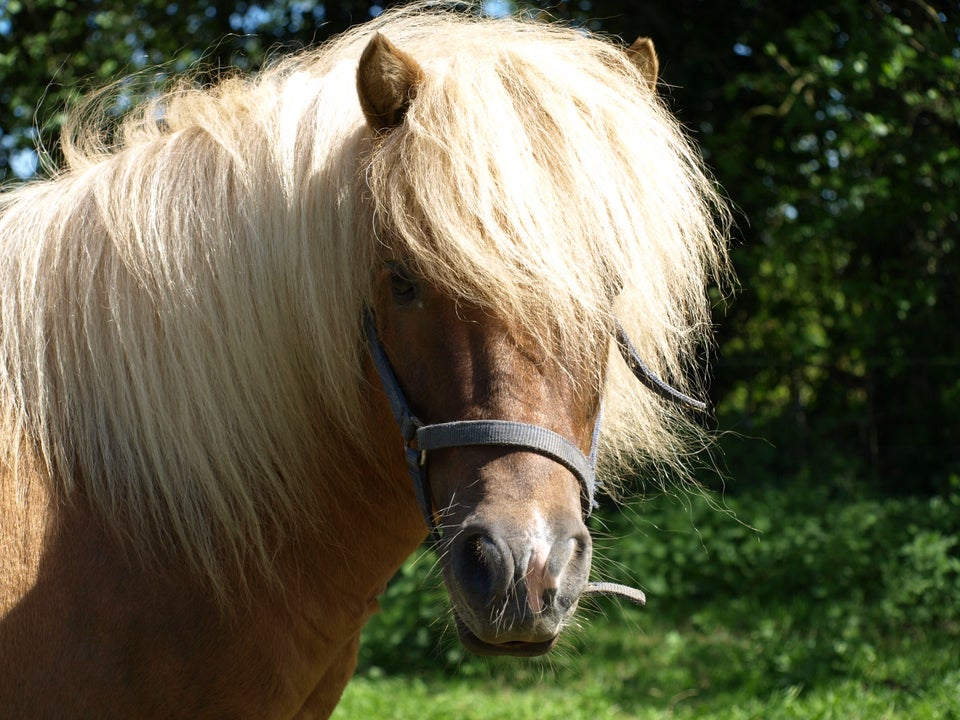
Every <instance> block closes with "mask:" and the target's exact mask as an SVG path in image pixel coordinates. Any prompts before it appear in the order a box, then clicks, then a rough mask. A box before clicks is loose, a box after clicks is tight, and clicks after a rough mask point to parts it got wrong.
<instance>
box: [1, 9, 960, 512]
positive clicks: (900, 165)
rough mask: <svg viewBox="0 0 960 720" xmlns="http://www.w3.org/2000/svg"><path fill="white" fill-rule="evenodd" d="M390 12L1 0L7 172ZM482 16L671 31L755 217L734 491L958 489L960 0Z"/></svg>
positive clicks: (742, 272)
mask: <svg viewBox="0 0 960 720" xmlns="http://www.w3.org/2000/svg"><path fill="white" fill-rule="evenodd" d="M389 4H390V3H380V4H375V5H371V4H370V3H369V2H339V3H326V4H316V3H314V2H308V1H304V0H274V1H272V2H261V3H249V2H225V1H223V0H193V1H192V2H171V1H170V0H159V1H158V0H150V1H148V2H140V3H136V4H133V3H130V4H129V7H125V6H124V4H122V3H110V4H105V3H102V2H101V1H100V0H3V2H2V3H0V181H7V182H12V181H14V180H15V179H16V178H29V177H30V176H32V175H34V174H35V173H37V172H38V165H39V166H40V169H41V171H42V170H43V169H44V168H52V167H55V166H56V164H57V162H58V154H57V142H56V136H57V131H58V129H59V126H60V123H61V121H62V118H63V112H64V111H65V110H66V109H67V108H69V107H70V106H71V105H73V104H74V103H76V101H77V99H78V98H79V97H80V95H81V94H82V93H83V92H84V91H88V90H90V89H92V88H96V87H99V86H102V85H104V84H106V83H107V82H109V81H111V80H114V79H116V78H119V77H124V76H129V75H137V74H139V75H141V76H143V75H145V76H147V77H150V78H157V79H158V80H159V81H161V82H162V80H163V79H164V78H166V77H167V76H169V75H170V74H173V73H177V72H180V71H182V70H185V69H187V68H196V67H200V68H201V70H200V71H199V72H198V74H197V78H198V80H199V81H209V80H214V79H215V78H216V77H217V76H218V74H219V73H221V72H223V71H224V70H225V69H228V68H240V69H242V70H245V71H253V70H256V68H257V67H259V66H260V65H261V64H262V63H263V62H264V61H265V59H266V58H267V57H269V55H270V54H271V53H274V52H280V51H283V50H286V49H295V48H299V47H303V46H308V45H311V44H314V43H316V42H319V41H321V40H322V39H324V38H325V37H328V36H329V35H331V34H333V33H336V32H339V31H341V30H343V29H344V28H346V27H348V26H350V25H352V24H355V23H358V22H362V21H364V20H366V19H368V18H370V17H371V16H375V15H377V14H379V13H380V12H382V10H383V7H384V6H387V5H389ZM484 7H485V9H486V11H487V12H490V13H492V14H504V13H507V12H512V11H516V10H523V11H527V12H531V13H534V14H544V15H549V16H551V17H557V18H560V19H562V20H564V21H566V22H571V23H574V24H578V25H582V26H585V27H589V28H590V29H593V30H597V31H601V32H604V33H607V34H611V35H617V36H620V37H622V38H624V40H626V41H628V42H629V41H630V40H632V39H633V38H634V37H635V36H637V35H641V34H643V35H649V36H651V37H653V39H654V41H655V43H656V45H657V48H658V50H659V53H660V57H661V61H662V66H661V76H662V81H663V92H664V94H665V95H666V97H667V100H668V102H669V103H670V104H671V106H672V107H673V109H674V111H675V112H676V113H677V115H678V116H679V117H680V119H681V121H682V122H684V124H685V125H686V126H687V128H688V129H689V131H690V133H691V134H692V135H693V137H694V138H695V140H696V141H697V142H698V143H699V145H700V146H701V148H702V150H703V153H704V155H705V157H706V159H707V161H708V163H709V165H710V166H711V167H712V169H713V171H714V173H715V175H716V177H717V180H718V182H719V183H720V184H721V185H722V186H723V188H724V191H725V192H726V193H727V195H728V196H729V197H730V198H731V199H732V201H733V202H734V204H735V205H736V206H737V210H738V215H737V228H736V231H735V238H734V241H735V242H734V247H733V255H734V263H735V265H736V268H737V272H738V274H739V277H740V282H741V289H740V291H739V292H738V293H737V296H736V298H735V299H734V300H733V301H732V302H729V303H728V304H726V305H721V306H720V307H718V315H717V323H718V328H719V332H720V339H719V347H718V349H717V350H716V351H715V352H714V353H712V354H711V355H712V356H711V362H712V366H713V371H714V381H713V388H712V393H711V394H712V400H713V402H714V404H715V406H716V410H717V415H718V427H719V429H720V430H721V431H723V432H724V433H725V434H724V436H723V439H722V441H721V445H720V450H721V453H722V463H723V465H724V466H725V467H726V472H727V474H728V475H729V477H730V482H729V484H728V490H731V491H736V489H737V488H738V487H750V486H757V485H763V486H773V487H776V486H778V485H782V484H786V483H795V482H796V481H798V480H799V481H804V482H810V483H813V484H822V485H827V486H830V487H834V488H837V489H838V490H842V489H843V488H844V487H845V486H847V485H848V484H851V483H855V484H867V485H868V486H869V487H870V488H871V489H872V490H874V491H876V492H883V493H922V494H932V493H937V492H941V491H943V490H945V489H946V488H947V487H948V486H949V484H950V482H951V478H954V479H955V478H956V477H957V476H958V475H960V251H958V248H957V244H958V241H960V232H958V230H960V223H958V212H960V210H958V205H960V203H958V200H960V192H958V190H960V93H958V84H960V3H957V2H941V3H939V4H935V3H932V2H926V1H924V0H900V1H899V2H892V1H890V2H881V1H880V0H832V1H831V2H829V3H825V2H809V3H764V2H760V1H759V0H712V1H711V2H706V1H705V0H672V1H671V2H651V1H650V0H616V1H614V0H580V1H579V2H559V3H557V2H554V3H550V4H547V3H534V2H508V1H507V0H499V1H494V2H487V3H485V4H484ZM132 87H133V86H132ZM135 87H136V90H131V91H130V92H131V94H135V93H136V92H146V91H149V90H144V89H143V87H144V86H143V85H142V84H138V85H136V86H135ZM128 99H130V98H129V97H128ZM122 109H123V108H122V107H120V108H118V111H122ZM38 147H39V148H41V152H40V153H39V155H38V153H37V152H36V149H37V148H38ZM38 158H41V160H40V161H38ZM44 158H45V159H44ZM953 481H955V480H953Z"/></svg>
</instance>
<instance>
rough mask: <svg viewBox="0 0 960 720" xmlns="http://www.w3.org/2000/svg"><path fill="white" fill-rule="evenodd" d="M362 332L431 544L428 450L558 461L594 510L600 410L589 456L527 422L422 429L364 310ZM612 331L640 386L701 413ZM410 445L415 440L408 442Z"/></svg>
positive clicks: (435, 537)
mask: <svg viewBox="0 0 960 720" xmlns="http://www.w3.org/2000/svg"><path fill="white" fill-rule="evenodd" d="M364 331H365V332H366V336H367V346H368V348H369V351H370V356H371V358H372V359H373V364H374V367H375V368H376V370H377V374H378V375H379V376H380V382H381V384H382V385H383V389H384V391H385V392H386V394H387V398H388V399H389V401H390V408H391V410H392V411H393V416H394V418H395V419H396V421H397V424H398V425H399V426H400V434H401V436H402V437H403V444H404V453H405V455H406V460H407V470H408V471H409V472H410V477H411V478H412V479H413V489H414V492H415V493H416V496H417V502H418V503H419V505H420V511H421V512H422V513H423V517H424V520H426V523H427V528H428V529H429V530H430V542H431V544H436V543H438V542H439V541H440V530H439V528H438V527H437V523H436V519H435V517H434V511H433V499H432V497H431V493H430V482H429V479H428V477H427V453H428V452H429V451H431V450H439V449H441V448H449V447H464V446H470V445H490V446H497V447H507V448H517V449H521V450H524V451H527V452H534V453H538V454H540V455H543V456H544V457H548V458H550V459H551V460H553V461H555V462H558V463H560V464H561V465H563V466H564V467H565V468H567V469H568V470H569V471H570V472H572V473H573V474H574V476H575V477H576V478H577V480H578V482H579V483H580V487H581V488H582V490H583V505H584V515H585V516H589V515H590V513H591V511H592V510H593V508H595V507H597V504H596V500H595V499H594V496H595V494H596V489H597V473H596V466H597V439H598V437H599V435H600V422H601V419H602V416H603V412H602V408H601V412H600V413H598V414H597V421H596V424H595V425H594V428H593V439H592V441H591V446H590V454H589V456H587V455H584V454H583V453H582V452H581V451H580V448H578V447H577V446H576V445H574V444H573V443H572V442H570V441H569V440H568V439H567V438H565V437H563V436H561V435H558V434H557V433H555V432H553V431H552V430H548V429H547V428H545V427H541V426H539V425H532V424H530V423H523V422H514V421H512V420H459V421H455V422H446V423H436V424H433V425H424V424H423V423H422V422H421V421H420V420H419V419H417V417H416V416H415V415H414V414H413V413H412V412H411V411H410V406H409V404H408V403H407V398H406V396H404V394H403V390H401V389H400V383H399V382H398V381H397V376H396V375H395V374H394V372H393V368H392V367H391V365H390V361H389V359H388V358H387V354H386V351H385V350H384V349H383V344H382V343H381V342H380V335H379V333H378V332H377V327H376V324H375V322H374V320H373V316H372V314H371V313H370V312H369V311H368V312H366V313H364ZM615 331H616V338H617V347H619V349H620V354H621V355H622V356H623V359H624V360H625V361H626V363H627V366H628V367H629V368H630V370H631V371H632V372H633V374H634V375H635V376H636V378H637V379H638V380H639V381H640V382H641V383H643V385H645V386H646V387H648V388H649V389H650V390H652V391H653V392H655V393H656V394H657V395H660V396H661V397H663V398H666V399H668V400H671V401H673V402H676V403H678V404H681V405H686V406H688V407H691V408H693V409H695V410H699V411H704V410H706V408H707V406H706V403H703V402H701V401H699V400H695V399H694V398H692V397H690V396H688V395H685V394H684V393H682V392H680V391H679V390H677V389H675V388H673V387H671V386H670V385H668V384H667V383H665V382H664V381H663V380H661V379H660V378H659V377H657V376H656V375H655V374H654V373H653V371H652V370H650V368H648V367H647V366H646V364H644V362H643V361H642V360H641V359H640V356H639V355H638V354H637V351H636V349H635V348H634V346H633V344H632V343H631V342H630V339H629V338H628V337H627V334H626V332H625V331H624V329H623V327H622V326H621V325H620V323H619V322H617V323H616V328H615ZM414 441H416V442H415V443H414Z"/></svg>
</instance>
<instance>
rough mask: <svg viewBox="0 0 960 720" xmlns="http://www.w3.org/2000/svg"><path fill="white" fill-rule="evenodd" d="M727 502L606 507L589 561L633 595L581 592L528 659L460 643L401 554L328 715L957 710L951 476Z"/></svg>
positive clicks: (935, 715) (727, 716)
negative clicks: (600, 596) (621, 511)
mask: <svg viewBox="0 0 960 720" xmlns="http://www.w3.org/2000/svg"><path fill="white" fill-rule="evenodd" d="M729 507H730V510H732V511H733V512H734V513H736V515H737V516H738V517H739V519H737V518H735V517H734V516H733V513H725V512H719V511H718V510H716V508H711V507H710V504H709V503H704V502H702V501H696V500H694V501H687V502H679V503H676V502H667V501H663V500H660V501H656V502H650V503H641V504H640V505H639V506H638V507H637V508H636V509H635V511H633V512H632V514H630V515H627V516H623V517H613V516H611V517H609V518H608V520H607V525H608V528H607V533H608V535H609V536H610V537H617V538H618V539H617V540H616V541H614V540H606V541H604V540H601V541H600V543H599V544H600V545H602V546H605V547H604V548H603V549H602V551H601V555H602V556H603V558H604V559H605V562H601V563H600V566H601V567H602V568H604V569H605V570H606V573H605V574H606V575H608V576H614V577H617V576H619V577H620V578H622V579H628V580H629V579H630V576H631V575H632V576H633V577H636V578H644V583H643V584H644V586H645V588H646V589H647V590H648V595H649V603H648V606H647V607H646V608H644V609H634V608H626V607H622V606H620V605H617V604H616V603H615V602H614V601H611V600H607V599H604V600H598V601H595V602H594V603H593V606H592V607H588V608H585V609H584V611H583V612H581V614H580V617H579V621H578V622H579V627H575V628H571V630H570V631H569V632H568V635H567V636H566V637H565V638H564V641H563V645H562V646H561V647H560V648H558V650H555V651H554V652H553V653H551V654H550V655H549V656H547V658H546V659H543V660H537V661H530V660H516V659H509V658H504V659H494V660H489V659H477V658H471V657H467V656H464V654H463V652H462V649H461V648H460V646H459V644H458V643H457V641H456V639H455V638H454V637H452V635H453V633H451V632H447V631H446V630H445V627H446V622H445V621H444V620H443V619H442V618H443V617H445V610H444V603H445V600H444V592H443V590H442V588H441V587H440V586H439V584H438V581H437V580H436V578H435V577H433V575H432V573H431V572H430V568H431V565H432V563H431V561H430V559H429V558H426V559H420V560H419V561H416V560H415V561H413V562H411V563H410V564H408V565H407V566H406V567H405V568H404V570H403V571H402V572H401V573H400V575H399V576H398V578H397V580H396V581H395V582H394V583H393V585H392V586H391V588H390V591H389V592H388V594H387V597H386V598H385V599H384V609H385V612H384V614H383V617H380V618H377V619H376V620H375V621H374V622H373V623H372V624H371V626H370V627H369V628H368V632H367V635H366V638H365V643H366V645H365V648H364V650H363V652H362V654H361V666H360V669H359V671H358V674H357V677H355V678H354V680H353V681H352V682H351V684H350V685H349V686H348V688H347V690H346V692H345V694H344V697H343V700H342V702H341V705H340V707H339V708H338V709H337V711H336V713H335V714H334V718H335V720H353V719H354V718H356V719H358V720H359V719H360V718H363V719H364V720H366V719H367V718H396V719H398V720H402V719H403V718H411V719H413V718H416V719H417V720H430V719H432V718H436V719H437V720H440V719H441V718H443V720H450V719H451V718H457V719H459V720H488V719H492V718H520V717H530V718H536V719H537V720H553V719H554V718H556V719H557V720H560V719H561V718H562V719H563V720H576V719H577V718H585V719H586V718H590V719H591V720H593V719H598V720H602V719H612V720H620V719H623V718H638V719H640V720H643V719H646V718H658V719H662V718H681V719H685V718H697V719H698V720H700V719H703V720H714V719H716V720H721V718H722V720H740V719H747V718H756V719H758V720H761V719H762V720H779V719H781V718H782V719H787V718H803V719H807V718H837V719H842V720H850V719H852V720H860V719H862V720H879V719H886V720H927V719H930V720H936V719H940V718H943V719H947V718H950V719H953V720H960V491H958V492H955V493H953V494H952V495H951V496H949V497H946V498H932V499H931V498H927V499H876V498H868V497H847V498H829V497H825V496H823V495H818V494H817V493H816V492H806V491H804V492H794V493H783V492H778V493H763V494H758V495H754V496H751V497H743V498H740V499H737V500H731V501H730V502H729ZM623 568H631V572H630V573H626V572H625V570H623ZM618 569H620V570H619V572H618ZM438 617H440V618H441V619H440V620H437V618H438Z"/></svg>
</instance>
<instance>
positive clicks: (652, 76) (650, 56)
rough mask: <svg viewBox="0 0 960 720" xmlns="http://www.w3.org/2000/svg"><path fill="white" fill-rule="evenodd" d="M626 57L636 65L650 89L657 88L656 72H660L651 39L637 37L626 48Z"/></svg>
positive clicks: (658, 61)
mask: <svg viewBox="0 0 960 720" xmlns="http://www.w3.org/2000/svg"><path fill="white" fill-rule="evenodd" d="M626 52H627V57H628V58H630V61H631V62H632V63H633V64H634V65H636V66H637V68H638V69H639V70H640V73H641V74H642V75H643V77H644V78H646V80H647V84H648V85H649V86H650V89H651V90H656V88H657V74H658V73H659V72H660V60H659V59H657V51H656V50H654V49H653V40H651V39H650V38H648V37H639V38H637V39H636V40H635V41H634V42H633V45H631V46H630V47H628V48H627V50H626Z"/></svg>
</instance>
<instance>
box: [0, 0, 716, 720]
mask: <svg viewBox="0 0 960 720" xmlns="http://www.w3.org/2000/svg"><path fill="white" fill-rule="evenodd" d="M655 68H656V57H655V55H654V54H653V51H652V45H650V43H649V42H641V43H639V44H638V45H635V46H634V47H633V48H632V49H630V50H629V51H627V52H625V51H624V50H623V49H622V48H620V47H618V46H617V45H615V44H614V43H612V42H609V41H607V40H605V39H602V38H598V37H592V36H589V35H587V34H585V33H584V32H582V31H579V30H573V29H567V28H561V27H555V26H549V25H544V24H538V23H533V22H528V21H521V20H490V19H480V18H478V17H474V16H468V15H465V14H457V13H453V12H445V11H440V10H436V9H431V8H429V7H426V6H416V7H412V8H407V9H404V10H399V11H395V12H388V13H386V14H384V15H383V16H381V17H380V18H378V19H377V20H375V21H373V22H372V23H370V24H368V25H365V26H361V27H358V28H356V29H354V30H352V31H350V32H348V33H346V34H344V35H342V36H340V37H339V38H336V39H335V40H333V41H331V42H329V43H328V44H326V45H324V46H323V47H321V48H319V49H316V50H311V51H308V52H304V53H302V54H299V55H296V56H293V57H289V58H286V59H282V60H280V61H278V62H276V63H275V64H274V65H272V66H271V67H269V68H268V69H266V70H264V71H262V72H261V73H260V74H258V75H257V76H256V77H253V78H241V77H234V78H230V79H227V80H224V81H223V82H221V83H220V84H218V85H216V86H215V87H197V86H195V85H191V84H190V83H189V82H183V83H181V84H180V85H178V86H176V87H174V88H172V89H171V90H169V91H168V92H166V93H164V94H163V95H162V96H159V97H156V98H154V99H151V100H149V101H148V102H145V103H144V104H143V105H142V106H141V107H140V108H139V109H138V110H137V111H135V112H134V113H132V114H131V115H129V116H128V117H126V119H124V120H123V121H122V123H120V124H117V125H111V124H110V121H109V120H108V118H109V117H110V114H109V113H108V112H100V111H98V110H97V109H96V107H92V108H88V109H87V111H85V112H82V113H78V114H76V115H75V116H74V117H73V119H72V120H71V121H70V122H69V123H68V125H67V126H66V128H65V131H64V140H63V146H64V150H65V156H66V167H65V169H63V170H62V172H60V173H59V174H57V175H56V176H55V177H53V178H51V179H48V180H45V181H42V182H35V183H31V184H28V185H25V186H23V187H20V188H17V189H13V190H10V191H8V192H6V193H5V194H4V195H3V196H2V200H0V322H2V339H0V423H2V437H3V444H2V447H3V452H2V455H0V708H2V713H0V714H3V715H4V716H5V717H18V718H19V717H23V718H26V717H30V718H81V717H83V718H87V717H97V718H114V717H116V718H131V717H139V718H151V717H157V718H176V717H184V718H192V719H194V720H196V719H198V718H223V717H238V718H239V717H250V718H261V719H262V718H286V717H302V718H307V717H321V718H322V717H327V716H328V715H329V714H330V713H331V712H332V710H333V708H334V706H335V705H336V703H337V701H338V700H339V697H340V694H341V692H342V690H343V688H344V686H345V684H346V683H347V681H348V679H349V677H350V675H351V674H352V672H353V668H354V664H355V659H356V653H357V645H358V642H359V637H360V630H361V628H362V626H363V624H364V622H365V621H366V620H367V618H368V617H369V616H370V614H371V613H373V612H375V611H376V609H377V597H378V595H379V594H380V593H381V592H382V590H383V589H384V586H385V584H386V582H387V580H388V579H389V578H390V576H391V574H392V573H393V572H394V571H395V570H396V569H397V568H398V566H399V565H400V564H401V563H402V562H403V560H404V558H405V557H406V556H407V555H408V554H409V553H410V552H411V551H412V550H413V549H414V548H415V547H416V546H417V545H418V544H419V543H421V542H422V541H423V540H424V537H425V536H426V535H427V533H428V531H429V533H430V534H431V536H432V537H433V539H434V543H435V545H436V547H437V550H438V553H439V554H440V556H441V558H442V560H441V563H442V567H443V572H444V577H445V581H446V584H447V587H448V589H449V594H450V597H451V601H452V605H453V609H454V613H455V617H456V619H457V626H458V630H459V631H460V635H461V638H462V639H463V642H464V643H465V644H466V645H467V646H468V647H469V648H471V649H473V650H475V651H477V652H486V653H509V654H517V655H532V654H539V653H542V652H546V651H547V650H549V648H550V647H551V646H552V645H553V643H554V642H555V640H556V638H557V636H558V634H559V633H560V631H561V629H562V628H563V626H564V624H565V623H567V622H568V620H569V619H570V617H571V615H572V613H573V612H574V611H575V609H576V606H577V600H578V598H579V597H580V596H581V595H582V594H583V593H584V592H585V591H588V590H590V588H591V586H590V585H589V581H588V574H589V570H590V560H591V541H590V535H589V533H588V532H587V528H586V525H585V523H584V516H585V515H586V514H587V513H589V511H590V509H591V507H592V505H593V490H594V488H593V468H594V465H595V463H596V461H597V457H598V456H599V462H600V464H601V467H602V468H604V469H605V470H607V471H608V472H607V473H606V474H607V475H608V476H609V475H610V474H611V473H615V471H616V468H617V467H618V463H619V461H620V459H621V458H628V459H631V461H633V460H632V459H634V458H640V459H641V460H643V461H645V462H646V463H647V465H648V466H649V467H652V468H661V469H663V468H668V467H674V468H677V467H679V468H681V469H682V466H683V465H684V463H685V458H687V457H689V454H688V453H689V451H690V448H691V443H690V441H691V439H692V438H693V439H694V440H695V435H694V434H693V433H692V432H691V428H692V427H693V426H694V423H691V422H689V420H687V419H686V415H685V414H684V413H683V412H679V411H678V410H677V409H676V408H675V406H674V404H673V402H672V400H671V398H670V397H669V393H668V394H667V395H664V393H659V394H658V393H654V392H651V391H650V390H649V389H647V388H646V387H644V386H643V385H641V384H639V383H637V382H635V381H634V379H633V375H632V374H631V373H630V371H629V369H628V368H627V366H626V365H625V364H624V363H621V362H608V357H609V356H610V354H611V352H612V349H613V348H614V347H615V343H613V342H612V341H611V337H612V333H613V332H614V328H615V327H616V326H617V322H618V321H619V323H621V324H622V326H623V327H624V328H625V331H626V333H628V334H629V335H630V337H632V338H633V340H634V344H635V347H636V353H637V354H638V355H639V356H640V357H642V358H643V359H644V361H645V362H646V364H647V366H648V368H649V372H650V374H651V376H652V374H653V373H655V374H656V375H657V376H659V377H660V378H664V380H665V381H666V382H669V383H671V384H672V385H674V386H679V387H680V390H688V389H690V388H689V385H688V384H685V383H686V381H685V378H687V377H688V376H689V375H690V374H691V370H692V369H693V365H694V360H695V359H696V353H697V349H698V348H699V347H700V346H701V344H702V343H703V341H704V340H705V338H706V335H707V333H708V329H709V317H708V312H709V308H708V304H707V301H706V298H705V293H704V284H705V282H707V280H708V278H710V277H711V276H716V275H717V274H718V273H722V272H723V271H724V267H725V262H726V261H725V250H724V234H725V228H724V225H725V222H726V210H725V209H724V204H723V202H722V200H721V199H720V198H719V197H718V195H717V193H716V191H715V189H714V187H713V184H712V182H711V180H710V179H709V177H708V176H707V175H706V174H705V172H704V170H703V168H702V165H701V162H700V160H699V157H698V155H697V153H696V152H695V150H694V149H693V148H692V146H691V145H690V144H689V142H688V141H687V140H686V139H685V137H684V136H683V134H682V133H681V132H680V131H679V129H678V126H677V124H676V122H675V121H674V120H673V119H672V118H671V117H670V115H669V114H668V113H667V112H666V110H665V108H664V106H663V104H662V103H661V101H660V100H659V99H658V98H657V96H656V94H655V88H654V85H655V72H656V70H655ZM101 105H103V103H101ZM108 138H109V141H108V140H107V139H108ZM623 337H624V338H625V337H626V336H625V335H624V336H623ZM621 345H622V343H621ZM633 357H636V355H634V356H633ZM638 362H639V361H638ZM601 410H602V421H601ZM398 423H399V424H398ZM408 461H409V462H408ZM408 465H409V467H408ZM408 470H409V471H410V474H412V475H413V476H414V478H415V479H416V480H415V482H411V478H410V476H409V475H408ZM607 489H608V490H609V489H612V488H611V486H610V485H609V482H608V485H607ZM418 506H419V509H418Z"/></svg>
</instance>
